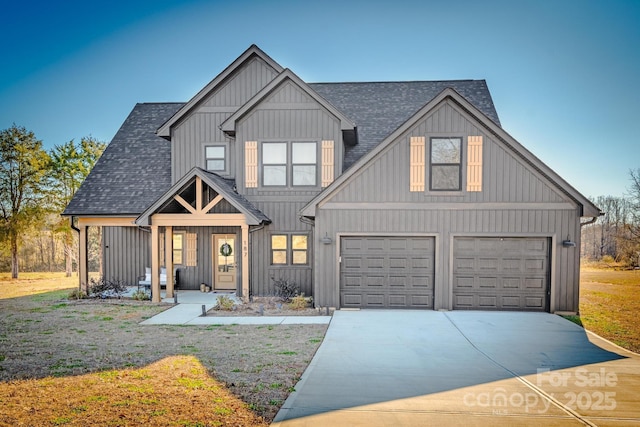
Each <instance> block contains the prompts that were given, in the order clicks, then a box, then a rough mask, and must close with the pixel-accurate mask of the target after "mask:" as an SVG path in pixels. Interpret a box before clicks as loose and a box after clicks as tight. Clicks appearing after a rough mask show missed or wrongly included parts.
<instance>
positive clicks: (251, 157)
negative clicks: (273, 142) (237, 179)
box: [244, 141, 258, 188]
mask: <svg viewBox="0 0 640 427" xmlns="http://www.w3.org/2000/svg"><path fill="white" fill-rule="evenodd" d="M244 175H245V177H244V182H245V186H246V188H256V187H258V142H257V141H246V142H245V143H244Z"/></svg>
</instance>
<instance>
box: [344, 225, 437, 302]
mask: <svg viewBox="0 0 640 427" xmlns="http://www.w3.org/2000/svg"><path fill="white" fill-rule="evenodd" d="M434 240H435V239H434V238H425V237H376V236H374V237H359V236H358V237H351V236H349V237H343V238H342V239H341V257H342V260H343V262H342V263H341V267H340V268H341V273H340V294H341V306H343V307H345V308H347V307H359V308H385V307H386V308H433V275H434V269H435V268H434V259H435V254H434V248H435V245H434V243H433V242H434ZM356 259H357V260H359V261H357V262H356V261H355V260H356ZM345 261H346V262H345ZM354 276H359V277H360V278H361V279H360V281H356V280H354ZM356 283H357V284H358V286H356ZM356 293H357V294H359V295H360V298H356V297H355V294H356Z"/></svg>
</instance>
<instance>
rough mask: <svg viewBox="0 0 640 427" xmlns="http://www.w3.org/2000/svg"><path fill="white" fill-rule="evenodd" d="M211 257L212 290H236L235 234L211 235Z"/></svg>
mask: <svg viewBox="0 0 640 427" xmlns="http://www.w3.org/2000/svg"><path fill="white" fill-rule="evenodd" d="M211 244H212V245H213V247H212V251H211V253H212V257H213V262H212V265H213V289H214V290H215V291H235V290H236V274H237V268H236V267H237V263H236V236H235V234H213V235H212V236H211Z"/></svg>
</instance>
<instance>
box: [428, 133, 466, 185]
mask: <svg viewBox="0 0 640 427" xmlns="http://www.w3.org/2000/svg"><path fill="white" fill-rule="evenodd" d="M461 150H462V138H457V137H456V138H442V137H438V138H431V151H430V156H429V158H430V168H429V170H430V179H429V188H430V190H432V191H460V190H461V189H462V185H461V182H462V168H461V164H462V152H461Z"/></svg>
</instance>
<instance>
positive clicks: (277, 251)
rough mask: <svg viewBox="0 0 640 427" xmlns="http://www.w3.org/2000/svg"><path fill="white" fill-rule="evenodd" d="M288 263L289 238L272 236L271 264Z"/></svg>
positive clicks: (281, 235)
mask: <svg viewBox="0 0 640 427" xmlns="http://www.w3.org/2000/svg"><path fill="white" fill-rule="evenodd" d="M286 263H287V236H286V235H284V234H274V235H273V236H271V264H286Z"/></svg>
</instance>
